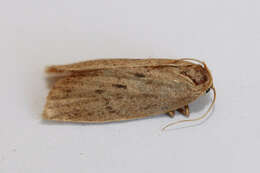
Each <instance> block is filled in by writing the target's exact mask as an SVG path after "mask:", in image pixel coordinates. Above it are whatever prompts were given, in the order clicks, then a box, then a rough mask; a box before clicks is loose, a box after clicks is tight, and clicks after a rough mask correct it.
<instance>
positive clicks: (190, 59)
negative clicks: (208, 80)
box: [178, 58, 207, 67]
mask: <svg viewBox="0 0 260 173" xmlns="http://www.w3.org/2000/svg"><path fill="white" fill-rule="evenodd" d="M178 60H184V61H185V60H188V61H195V62H197V63H200V64H203V66H204V67H207V66H206V64H205V62H203V61H200V60H198V59H195V58H181V59H178Z"/></svg>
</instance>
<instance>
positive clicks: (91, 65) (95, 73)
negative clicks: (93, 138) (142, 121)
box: [43, 59, 213, 123]
mask: <svg viewBox="0 0 260 173" xmlns="http://www.w3.org/2000/svg"><path fill="white" fill-rule="evenodd" d="M188 60H189V59H179V60H178V59H177V60H172V59H103V60H90V61H85V62H81V63H75V64H70V65H60V66H50V67H48V68H47V69H46V72H47V73H48V74H55V75H58V76H60V78H59V79H58V80H57V81H56V82H55V83H54V85H53V87H52V89H51V91H50V93H49V95H48V97H47V103H46V106H45V109H44V112H43V118H44V119H48V120H56V121H69V122H89V123H99V122H100V123H102V122H111V121H121V120H130V119H138V118H143V117H147V116H152V115H159V114H163V113H169V115H170V116H174V111H175V110H178V111H179V112H181V113H183V114H185V115H186V116H188V115H189V109H188V104H189V103H191V102H193V101H194V100H196V99H197V98H198V97H199V96H201V95H203V94H204V93H205V92H206V91H207V90H208V89H209V88H212V87H213V81H212V76H211V74H210V71H209V70H208V68H207V66H206V64H205V63H202V65H201V64H197V63H192V62H190V61H188ZM195 61H198V60H195ZM199 62H200V61H199Z"/></svg>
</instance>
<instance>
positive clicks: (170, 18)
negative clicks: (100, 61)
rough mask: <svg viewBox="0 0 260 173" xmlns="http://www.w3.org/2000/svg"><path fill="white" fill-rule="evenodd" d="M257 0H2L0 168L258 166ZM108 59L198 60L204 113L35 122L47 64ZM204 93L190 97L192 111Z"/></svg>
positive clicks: (215, 171)
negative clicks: (213, 92)
mask: <svg viewBox="0 0 260 173" xmlns="http://www.w3.org/2000/svg"><path fill="white" fill-rule="evenodd" d="M259 8H260V1H258V0H161V1H159V0H157V1H152V0H149V1H148V0H131V1H130V0H126V1H122V0H121V1H119V0H96V1H83V0H82V1H67V0H66V1H58V0H45V1H33V0H27V1H26V0H23V1H18V0H14V1H12V0H11V1H1V6H0V59H1V63H0V81H1V82H0V84H1V85H0V98H1V99H0V108H1V109H0V110H1V112H0V113H1V114H0V172H1V173H11V172H13V173H15V172H19V173H35V172H37V173H47V172H48V173H50V172H53V173H57V172H62V173H67V172H99V173H100V172H106V173H107V172H113V173H117V172H118V173H119V172H129V173H130V172H131V173H132V172H142V173H144V172H149V173H155V172H178V173H184V172H200V173H208V172H211V173H219V172H234V173H240V172H241V173H242V172H250V173H254V172H259V171H260V168H259V155H260V149H259V146H260V114H259V107H260V105H259V97H260V92H259V84H260V78H259V75H260V67H259V66H260V64H259V62H260V61H259V58H260V51H259V48H260V24H259V19H260V10H259ZM111 57H113V58H118V57H120V58H122V57H123V58H148V57H168V58H179V57H195V58H198V59H200V60H204V61H205V62H206V63H207V64H208V66H209V68H210V69H211V71H212V73H213V77H214V84H215V86H216V89H217V102H216V105H215V109H214V110H213V112H212V113H211V114H210V115H211V116H210V118H209V119H208V121H206V122H205V123H203V124H202V125H200V126H196V127H191V128H184V129H179V130H169V131H167V132H165V133H161V132H160V128H161V127H162V125H165V124H167V123H169V122H172V121H175V120H178V119H182V118H183V117H182V116H181V115H180V114H177V116H176V119H171V118H169V117H168V116H166V115H161V116H157V117H152V118H147V119H143V120H137V121H128V122H122V123H108V124H101V125H94V124H91V125H88V124H73V123H51V122H45V121H42V119H41V112H42V110H43V106H44V103H45V97H46V96H47V94H48V91H49V89H48V87H47V82H46V80H45V75H44V68H45V66H46V65H50V64H66V63H72V62H77V61H82V60H88V59H96V58H111ZM210 98H211V97H210V94H209V95H207V96H205V97H202V98H200V99H199V100H198V101H197V102H195V103H194V104H192V105H191V116H192V117H197V116H199V115H201V113H202V112H204V111H205V110H206V109H207V106H208V104H209V103H210ZM195 124H196V123H195ZM187 125H190V124H186V125H184V126H187ZM173 129H174V127H173Z"/></svg>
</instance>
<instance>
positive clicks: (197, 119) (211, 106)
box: [162, 85, 217, 131]
mask: <svg viewBox="0 0 260 173" xmlns="http://www.w3.org/2000/svg"><path fill="white" fill-rule="evenodd" d="M211 89H212V90H213V92H214V97H213V101H212V103H211V105H210V106H209V108H208V110H207V112H205V113H204V114H203V115H202V116H201V117H198V118H194V119H189V120H180V121H177V122H172V123H169V124H167V125H166V126H164V127H163V128H162V131H164V130H166V129H167V128H168V127H170V126H173V125H176V124H180V123H183V122H192V121H199V120H202V119H204V118H205V117H206V116H207V115H208V113H209V112H210V111H211V110H212V108H213V106H214V104H215V101H216V96H217V93H216V89H215V87H214V86H213V85H212V87H211Z"/></svg>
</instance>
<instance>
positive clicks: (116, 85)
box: [112, 84, 127, 89]
mask: <svg viewBox="0 0 260 173" xmlns="http://www.w3.org/2000/svg"><path fill="white" fill-rule="evenodd" d="M112 86H113V87H116V88H123V89H127V86H126V85H121V84H112Z"/></svg>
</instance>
